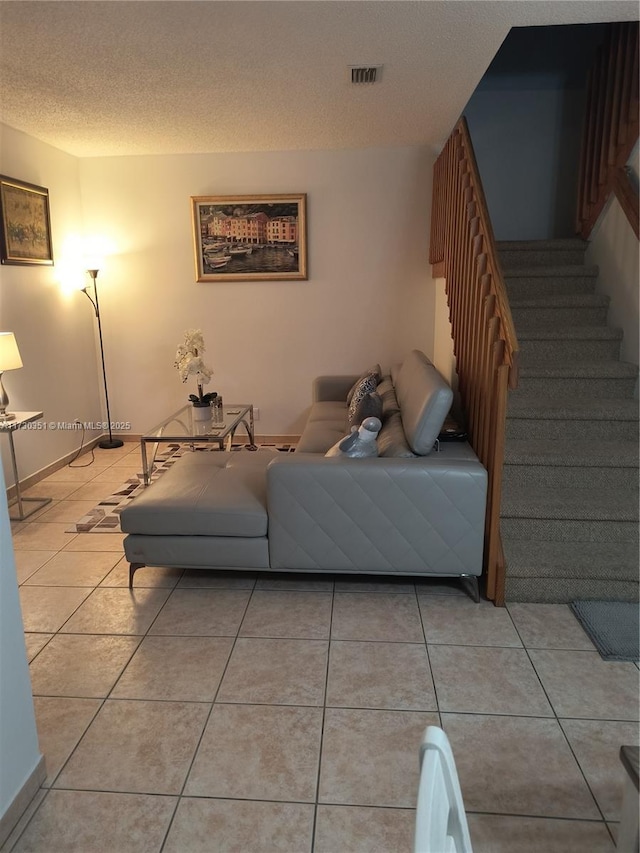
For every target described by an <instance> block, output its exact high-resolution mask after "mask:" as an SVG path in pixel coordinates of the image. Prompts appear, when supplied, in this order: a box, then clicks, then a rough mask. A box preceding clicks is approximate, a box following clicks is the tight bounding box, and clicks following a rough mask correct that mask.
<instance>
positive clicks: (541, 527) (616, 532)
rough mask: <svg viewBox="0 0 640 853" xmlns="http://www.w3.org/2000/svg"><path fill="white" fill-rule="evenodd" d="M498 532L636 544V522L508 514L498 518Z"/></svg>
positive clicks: (505, 535) (505, 536) (534, 537)
mask: <svg viewBox="0 0 640 853" xmlns="http://www.w3.org/2000/svg"><path fill="white" fill-rule="evenodd" d="M500 531H501V533H502V538H503V540H506V539H527V540H531V541H542V540H547V539H548V540H550V541H554V542H634V543H635V545H636V548H637V547H638V522H637V521H584V520H580V521H576V520H571V519H563V520H558V519H555V518H551V519H549V518H524V517H518V516H510V517H501V518H500Z"/></svg>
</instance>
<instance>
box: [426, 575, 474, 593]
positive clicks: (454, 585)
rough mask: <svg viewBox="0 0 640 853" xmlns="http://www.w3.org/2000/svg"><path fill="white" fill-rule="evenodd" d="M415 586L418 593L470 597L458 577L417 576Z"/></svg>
mask: <svg viewBox="0 0 640 853" xmlns="http://www.w3.org/2000/svg"><path fill="white" fill-rule="evenodd" d="M415 587H416V592H417V593H418V595H457V596H458V598H469V594H468V593H467V591H466V590H465V589H464V587H463V586H462V583H461V582H460V581H459V580H457V579H456V578H451V579H447V578H428V577H425V578H416V579H415Z"/></svg>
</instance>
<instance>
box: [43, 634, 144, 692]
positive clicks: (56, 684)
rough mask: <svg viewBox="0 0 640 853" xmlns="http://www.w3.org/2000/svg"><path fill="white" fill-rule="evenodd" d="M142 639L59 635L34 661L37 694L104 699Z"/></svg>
mask: <svg viewBox="0 0 640 853" xmlns="http://www.w3.org/2000/svg"><path fill="white" fill-rule="evenodd" d="M139 642H140V640H139V638H138V637H119V636H116V637H109V636H95V635H93V634H58V635H56V636H55V637H54V638H53V639H52V640H51V641H50V642H49V643H48V644H47V647H46V649H43V650H42V651H41V652H40V654H39V655H38V657H37V659H36V660H35V661H34V662H33V663H32V664H31V667H30V670H31V687H32V689H33V693H34V695H36V696H82V697H86V698H104V697H106V696H108V694H109V691H110V690H111V688H112V687H113V685H114V684H115V683H116V681H117V680H118V677H119V676H120V674H121V672H122V671H123V670H124V668H125V666H126V665H127V663H128V662H129V660H130V659H131V656H132V655H133V653H134V652H135V650H136V648H137V647H138V644H139Z"/></svg>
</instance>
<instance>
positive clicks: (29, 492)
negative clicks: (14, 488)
mask: <svg viewBox="0 0 640 853" xmlns="http://www.w3.org/2000/svg"><path fill="white" fill-rule="evenodd" d="M77 488H78V484H77V483H54V482H50V481H49V480H40V482H39V483H36V484H35V486H30V487H29V488H28V489H25V490H24V491H23V493H22V494H23V495H24V496H25V497H29V498H51V499H52V500H54V501H63V500H65V499H66V498H68V497H69V495H70V494H72V492H75V490H76V489H77Z"/></svg>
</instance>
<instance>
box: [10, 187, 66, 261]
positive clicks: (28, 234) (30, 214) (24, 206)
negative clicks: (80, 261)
mask: <svg viewBox="0 0 640 853" xmlns="http://www.w3.org/2000/svg"><path fill="white" fill-rule="evenodd" d="M0 221H1V225H2V227H1V228H0V262H1V263H3V264H16V265H20V266H23V265H30V264H48V265H52V264H53V246H52V243H51V217H50V214H49V190H48V189H46V188H45V187H39V186H36V184H28V183H26V182H25V181H19V180H17V179H16V178H8V177H6V176H5V175H0Z"/></svg>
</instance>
